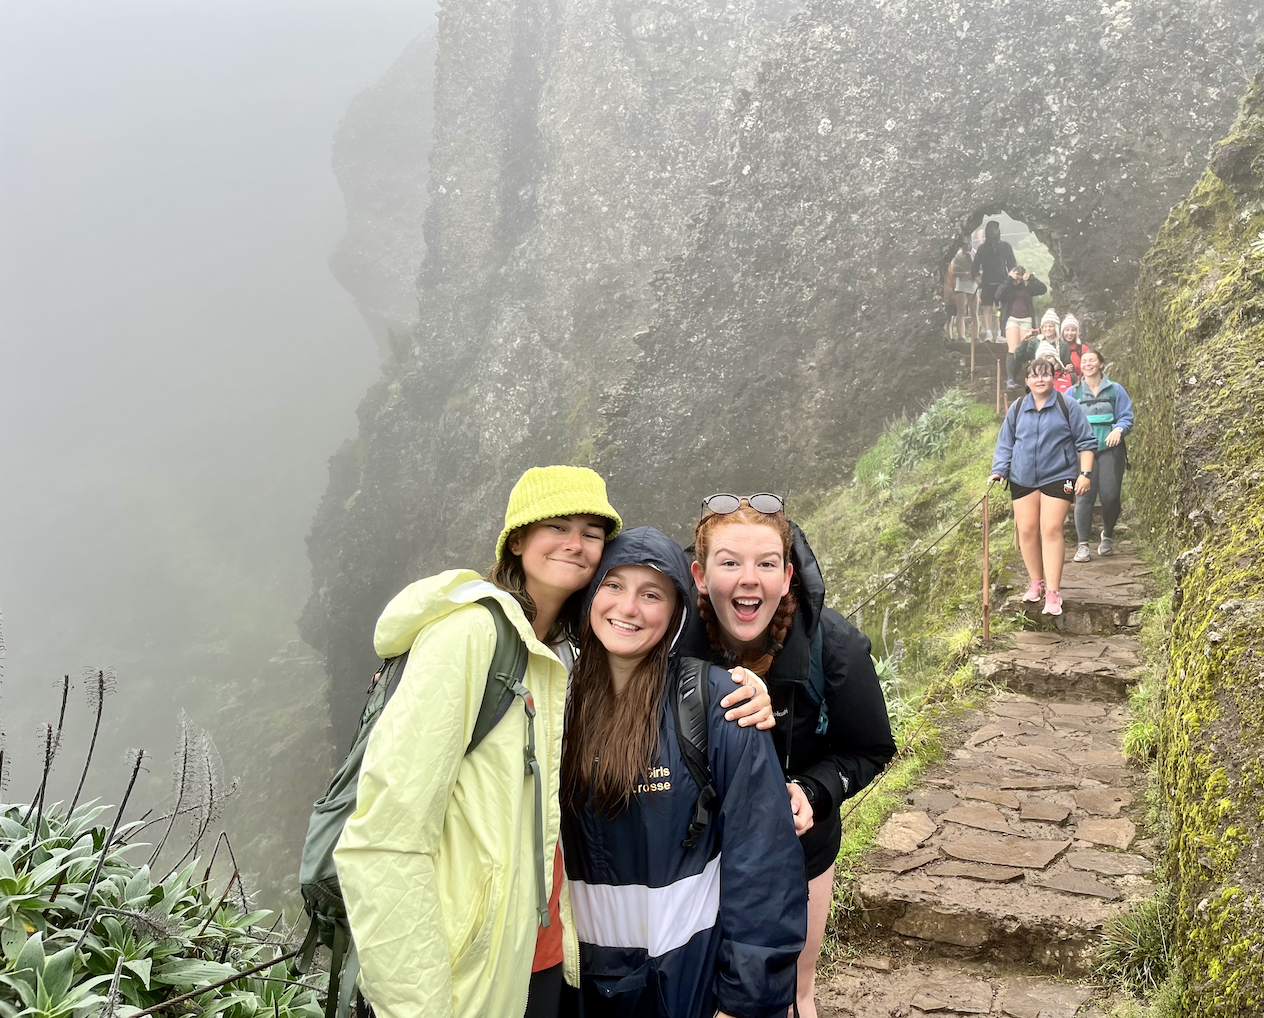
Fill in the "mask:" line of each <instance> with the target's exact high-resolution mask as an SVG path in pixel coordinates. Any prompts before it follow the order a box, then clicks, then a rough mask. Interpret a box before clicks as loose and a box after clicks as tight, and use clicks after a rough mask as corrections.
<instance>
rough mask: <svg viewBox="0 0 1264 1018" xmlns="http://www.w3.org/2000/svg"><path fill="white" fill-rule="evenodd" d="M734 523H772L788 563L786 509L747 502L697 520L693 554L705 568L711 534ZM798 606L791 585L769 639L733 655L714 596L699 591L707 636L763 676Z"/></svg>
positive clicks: (790, 533)
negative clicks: (763, 508) (769, 508)
mask: <svg viewBox="0 0 1264 1018" xmlns="http://www.w3.org/2000/svg"><path fill="white" fill-rule="evenodd" d="M732 523H754V524H756V525H757V526H761V527H771V528H772V529H773V530H775V531H776V532H777V534H778V535H779V536H780V537H781V554H782V557H783V558H784V560H785V562H786V564H787V565H788V564H789V562H790V546H791V545H792V544H793V543H794V533H793V531H791V529H790V521H789V520H787V519H786V514H785V513H784V512H781V513H772V514H768V513H761V512H759V511H758V510H756V509H752V508H751V507H750V506H749V505H744V506H742V507H741V508H739V509H738V510H737V511H736V512H732V513H727V514H724V515H721V514H719V513H709V514H708V515H706V516H704V517H702V519H700V520H699V521H698V523H697V526H695V527H694V529H693V544H694V557H695V558H696V559H697V561H698V564H699V565H701V566H702V568H703V571H704V572H705V570H706V568H707V553H708V551H710V548H711V539H712V536H713V535H714V534H715V532H716V531H717V530H719V529H720V528H721V527H723V526H726V525H728V524H732ZM798 607H799V602H798V601H797V600H796V599H795V596H794V588H793V587H791V588H790V589H789V590H787V591H786V594H785V597H783V598H782V599H781V603H780V604H778V605H777V611H776V613H775V614H774V615H773V617H772V623H771V624H770V625H769V626H768V639H767V641H766V642H765V644H764V646H763V648H754V647H749V648H746V649H744V650H742V652H741V653H740V654H737V655H734V654H733V652H732V651H730V650H729V649H728V646H727V645H726V644H725V642H724V632H723V630H722V629H721V628H720V620H719V619H717V618H716V615H715V607H714V606H713V605H712V604H711V598H710V597H709V596H708V595H707V594H699V595H698V614H699V615H700V616H701V618H702V621H703V622H704V623H706V627H707V637H708V639H710V641H711V649H712V650H714V651H715V652H716V653H717V654H719V655H721V656H722V657H723V658H725V659H726V660H733V662H734V663H735V664H739V665H741V666H742V667H743V668H749V669H750V670H751V671H752V672H754V673H755V674H756V675H758V676H760V677H761V678H762V677H763V676H765V675H767V674H768V669H769V668H771V667H772V662H773V658H775V657H776V656H777V654H779V653H780V652H781V648H782V647H784V646H785V644H786V637H787V636H788V635H789V634H790V627H791V625H793V624H794V613H795V611H796V610H798Z"/></svg>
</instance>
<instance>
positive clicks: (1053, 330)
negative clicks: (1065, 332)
mask: <svg viewBox="0 0 1264 1018" xmlns="http://www.w3.org/2000/svg"><path fill="white" fill-rule="evenodd" d="M1040 334H1041V335H1042V336H1044V337H1045V339H1047V340H1049V342H1050V343H1052V342H1053V341H1054V340H1055V339H1057V338H1058V326H1057V323H1056V322H1045V323H1043V324H1042V325H1041V326H1040Z"/></svg>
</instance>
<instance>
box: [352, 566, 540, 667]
mask: <svg viewBox="0 0 1264 1018" xmlns="http://www.w3.org/2000/svg"><path fill="white" fill-rule="evenodd" d="M483 597H494V598H496V600H498V601H499V602H500V603H501V605H502V606H503V607H504V609H505V614H506V615H507V616H508V618H509V621H510V622H512V623H513V624H514V628H515V629H517V630H518V633H519V635H521V636H522V638H523V640H525V641H526V644H527V647H528V648H529V649H531V650H533V651H535V652H536V653H542V652H547V651H546V648H545V647H544V645H543V644H542V643H540V641H539V640H537V639H536V636H535V632H534V631H533V630H532V628H531V624H530V623H529V622H527V618H526V616H525V615H523V613H522V606H521V605H520V604H518V602H517V601H515V600H514V598H513V595H512V594H509V593H507V592H505V591H503V590H501V589H500V588H499V587H497V586H495V585H493V584H492V583H489V582H488V581H487V580H485V579H483V578H482V577H481V576H479V575H478V573H476V572H474V570H473V569H449V570H447V571H446V572H443V573H439V574H438V575H437V576H428V577H426V578H425V579H424V580H418V581H417V582H416V583H410V584H409V585H408V586H407V587H405V588H404V589H403V590H401V591H400V592H399V593H398V594H396V595H395V596H394V597H393V598H391V602H390V604H388V605H387V606H386V608H385V609H384V610H383V612H382V615H381V617H380V618H379V619H378V620H377V628H376V629H374V631H373V649H374V650H375V652H376V653H377V654H378V655H379V656H381V657H383V658H392V657H396V656H398V655H400V654H402V653H404V651H406V650H410V649H411V648H412V645H413V641H415V640H416V639H417V634H418V633H420V632H421V631H422V630H423V629H424V628H425V627H426V626H428V625H430V623H432V622H434V621H435V620H436V619H441V618H443V617H444V616H446V615H450V614H452V612H454V611H456V610H457V609H458V608H460V607H462V606H464V605H467V604H471V603H472V602H474V601H477V600H479V598H483Z"/></svg>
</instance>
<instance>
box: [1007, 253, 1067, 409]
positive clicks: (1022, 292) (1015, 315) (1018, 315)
mask: <svg viewBox="0 0 1264 1018" xmlns="http://www.w3.org/2000/svg"><path fill="white" fill-rule="evenodd" d="M1048 292H1049V288H1048V287H1047V286H1045V284H1044V283H1042V282H1041V281H1040V280H1039V279H1037V278H1036V277H1035V276H1033V275H1032V274H1031V273H1030V272H1028V271H1027V270H1026V269H1025V268H1023V267H1022V266H1021V265H1015V266H1014V267H1013V268H1012V269H1010V272H1009V276H1008V277H1006V279H1005V282H1003V283H1002V284H1001V285H1000V286H998V287H997V288H996V301H997V303H998V304H999V305H1000V308H1001V328H1002V329H1004V330H1005V345H1006V347H1007V348H1008V349H1009V354H1008V356H1007V357H1006V359H1005V360H1006V368H1007V369H1008V374H1009V381H1008V382H1006V385H1005V387H1006V388H1007V389H1013V388H1014V387H1015V386H1016V385H1017V384H1018V383H1017V382H1016V381H1015V371H1016V370H1017V364H1018V344H1019V343H1020V342H1021V341H1022V340H1023V339H1025V338H1026V337H1027V335H1028V333H1030V332H1031V331H1032V326H1033V325H1034V324H1035V319H1036V298H1037V297H1038V296H1040V294H1042V293H1048ZM1054 331H1055V333H1056V329H1055V330H1054ZM1035 338H1036V339H1037V341H1039V339H1040V337H1039V336H1037V337H1035Z"/></svg>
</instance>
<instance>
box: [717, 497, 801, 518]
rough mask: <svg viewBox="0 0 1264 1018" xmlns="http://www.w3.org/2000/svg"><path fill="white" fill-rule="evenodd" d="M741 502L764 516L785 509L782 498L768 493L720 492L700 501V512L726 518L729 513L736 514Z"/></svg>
mask: <svg viewBox="0 0 1264 1018" xmlns="http://www.w3.org/2000/svg"><path fill="white" fill-rule="evenodd" d="M743 501H745V502H746V504H747V505H749V506H750V507H751V508H752V509H754V510H755V512H757V513H763V514H764V515H765V516H771V515H772V514H773V513H779V512H781V511H782V510H783V509H785V507H786V500H785V499H784V498H782V497H781V496H780V495H774V494H772V493H771V492H768V491H761V492H759V493H758V494H756V495H729V494H727V493H725V492H721V493H719V494H716V495H708V496H707V497H706V498H704V499H703V500H702V511H703V512H704V513H715V514H716V515H717V516H727V515H728V514H729V513H735V512H737V511H738V509H740V508H741V507H742V502H743Z"/></svg>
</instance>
